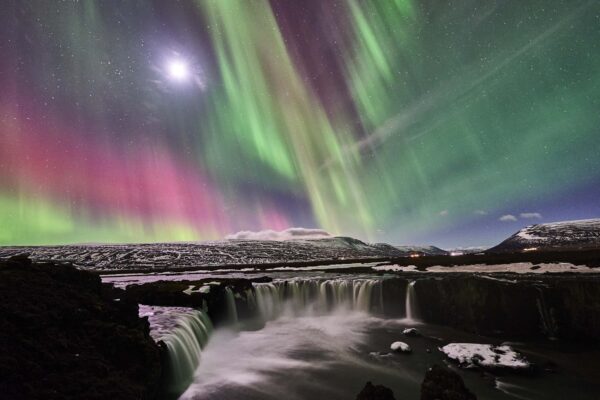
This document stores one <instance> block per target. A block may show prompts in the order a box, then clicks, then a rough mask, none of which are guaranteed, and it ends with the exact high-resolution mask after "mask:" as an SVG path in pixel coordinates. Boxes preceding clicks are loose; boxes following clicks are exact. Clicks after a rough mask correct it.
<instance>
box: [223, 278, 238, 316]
mask: <svg viewBox="0 0 600 400" xmlns="http://www.w3.org/2000/svg"><path fill="white" fill-rule="evenodd" d="M225 301H226V302H227V320H228V321H229V323H230V324H232V325H234V326H235V325H237V323H238V314H237V307H236V305H235V295H234V294H233V290H231V288H229V287H226V288H225Z"/></svg>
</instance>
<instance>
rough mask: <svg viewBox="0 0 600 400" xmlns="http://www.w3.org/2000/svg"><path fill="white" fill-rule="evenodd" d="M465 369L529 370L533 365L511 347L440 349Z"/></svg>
mask: <svg viewBox="0 0 600 400" xmlns="http://www.w3.org/2000/svg"><path fill="white" fill-rule="evenodd" d="M439 350H440V351H441V352H443V353H444V354H446V356H447V357H448V358H449V359H451V360H453V361H456V362H457V363H458V364H460V365H461V366H463V367H466V368H473V367H482V368H489V369H494V368H508V369H515V370H524V369H529V368H530V367H531V364H530V363H529V362H528V361H527V360H526V359H525V358H524V357H523V356H522V355H521V354H519V353H517V352H516V351H514V350H513V348H512V347H510V346H506V345H504V346H493V345H491V344H478V343H450V344H448V345H446V346H444V347H441V348H440V349H439Z"/></svg>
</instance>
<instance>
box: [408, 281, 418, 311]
mask: <svg viewBox="0 0 600 400" xmlns="http://www.w3.org/2000/svg"><path fill="white" fill-rule="evenodd" d="M415 282H416V281H412V282H409V283H408V285H407V286H406V300H405V308H406V319H408V320H410V321H415V320H417V319H418V308H417V291H416V290H415Z"/></svg>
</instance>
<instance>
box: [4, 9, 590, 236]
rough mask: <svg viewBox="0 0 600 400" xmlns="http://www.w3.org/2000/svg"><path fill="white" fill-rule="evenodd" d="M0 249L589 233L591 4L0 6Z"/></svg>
mask: <svg viewBox="0 0 600 400" xmlns="http://www.w3.org/2000/svg"><path fill="white" fill-rule="evenodd" d="M0 93H1V96H0V227H1V228H0V244H55V243H84V242H148V241H178V240H186V241H187V240H208V239H219V238H223V237H224V236H226V235H227V234H230V233H234V232H237V231H240V230H253V231H259V230H263V229H274V230H281V229H285V228H288V227H307V228H322V229H325V230H327V231H328V232H330V233H332V234H343V235H349V236H354V237H358V238H361V239H364V240H368V241H387V242H389V243H392V244H408V243H414V244H417V243H423V244H425V243H427V244H428V243H431V244H437V245H441V246H460V245H463V246H471V245H488V244H489V245H491V244H495V243H497V242H499V241H500V240H501V239H502V238H503V237H505V236H507V235H508V234H510V233H512V232H513V231H515V230H517V229H518V228H520V227H522V226H524V225H529V224H533V223H540V222H549V221H556V220H566V219H580V218H591V217H600V2H599V1H595V0H591V1H589V0H586V1H578V0H565V1H559V0H527V1H524V0H513V1H511V0H504V1H501V0H496V1H485V0H462V1H440V0H421V1H417V0H377V1H373V0H370V1H362V0H345V1H341V0H340V1H335V0H302V1H293V0H272V1H266V0H197V1H172V0H171V1H163V0H156V1H149V0H128V1H121V0H103V1H93V0H89V1H83V0H82V1H52V0H39V1H27V0H4V1H2V3H1V4H0Z"/></svg>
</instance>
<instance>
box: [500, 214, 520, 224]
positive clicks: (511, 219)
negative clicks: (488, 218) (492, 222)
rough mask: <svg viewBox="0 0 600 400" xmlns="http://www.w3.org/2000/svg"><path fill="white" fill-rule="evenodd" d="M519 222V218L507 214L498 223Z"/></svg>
mask: <svg viewBox="0 0 600 400" xmlns="http://www.w3.org/2000/svg"><path fill="white" fill-rule="evenodd" d="M516 220H517V217H515V216H514V215H511V214H506V215H503V216H501V217H500V218H498V221H502V222H514V221H516Z"/></svg>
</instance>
